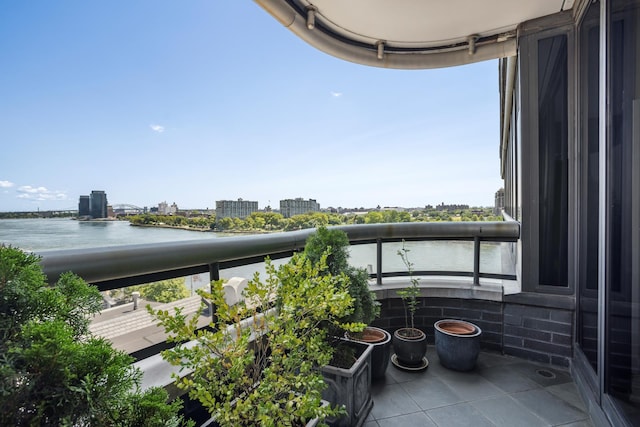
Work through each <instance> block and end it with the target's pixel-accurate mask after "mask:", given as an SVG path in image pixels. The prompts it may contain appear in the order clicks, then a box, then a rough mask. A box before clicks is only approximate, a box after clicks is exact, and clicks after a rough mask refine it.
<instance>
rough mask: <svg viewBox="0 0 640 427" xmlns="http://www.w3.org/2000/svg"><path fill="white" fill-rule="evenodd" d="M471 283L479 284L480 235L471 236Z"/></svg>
mask: <svg viewBox="0 0 640 427" xmlns="http://www.w3.org/2000/svg"><path fill="white" fill-rule="evenodd" d="M473 285H474V286H480V236H475V237H474V238H473Z"/></svg>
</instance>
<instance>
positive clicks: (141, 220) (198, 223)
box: [127, 208, 502, 233]
mask: <svg viewBox="0 0 640 427" xmlns="http://www.w3.org/2000/svg"><path fill="white" fill-rule="evenodd" d="M127 220H128V221H130V222H131V224H133V225H147V226H157V227H162V226H165V227H178V228H184V229H193V230H203V231H225V232H247V233H249V232H273V231H292V230H301V229H305V228H317V227H322V226H325V227H326V226H332V225H348V224H380V223H397V222H437V221H502V217H501V216H496V215H494V214H493V210H492V208H472V209H470V208H465V209H451V210H441V209H437V208H435V209H434V208H425V209H414V210H412V211H410V212H409V211H397V210H374V211H370V212H367V213H361V214H356V213H351V214H337V213H329V212H309V213H306V214H302V215H295V216H293V217H291V218H285V217H283V216H282V215H281V214H279V213H276V212H253V213H252V214H251V215H249V216H248V217H246V218H228V217H227V218H220V219H217V218H215V217H205V216H201V217H190V218H187V217H183V216H171V215H154V214H142V215H134V216H130V217H127Z"/></svg>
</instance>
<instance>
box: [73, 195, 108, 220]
mask: <svg viewBox="0 0 640 427" xmlns="http://www.w3.org/2000/svg"><path fill="white" fill-rule="evenodd" d="M110 215H111V216H113V212H112V211H111V213H110V211H109V207H108V204H107V194H106V193H105V192H104V191H102V190H93V191H92V192H91V194H90V195H89V196H80V200H79V202H78V216H79V217H91V218H108V217H109V216H110Z"/></svg>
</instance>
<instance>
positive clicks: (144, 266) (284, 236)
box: [39, 221, 520, 290]
mask: <svg viewBox="0 0 640 427" xmlns="http://www.w3.org/2000/svg"><path fill="white" fill-rule="evenodd" d="M335 228H338V229H341V230H343V231H345V232H346V233H347V235H348V236H349V240H350V242H351V244H362V243H371V242H390V241H400V240H403V239H405V240H437V239H446V240H473V241H476V242H478V241H516V240H517V239H518V238H519V236H520V225H519V224H518V223H517V222H515V221H509V222H411V223H393V224H362V225H348V226H338V227H335ZM314 231H315V229H307V230H300V231H292V232H281V233H273V234H259V235H248V236H237V237H225V238H220V239H211V240H189V241H180V242H166V243H152V244H142V245H123V246H113V247H101V248H91V249H68V250H55V251H43V252H40V253H39V255H40V256H42V260H41V264H42V267H43V270H44V272H45V274H46V275H47V277H48V280H49V282H50V283H53V282H55V281H56V280H57V278H58V277H59V276H60V274H62V273H63V272H66V271H73V272H74V273H76V274H78V275H79V276H81V277H82V278H84V280H86V281H87V282H89V283H101V282H108V281H118V280H121V279H126V278H132V277H140V276H150V275H153V274H157V273H162V272H169V271H178V270H180V271H181V272H182V273H194V272H204V271H208V270H210V267H211V266H212V265H214V264H217V263H225V262H235V265H243V264H250V263H253V262H255V260H256V259H257V258H261V257H262V258H263V257H266V256H272V257H278V256H282V255H284V254H291V253H293V252H296V251H299V250H301V249H303V248H304V244H305V241H306V239H307V237H308V236H309V235H310V234H312V233H313V232H314ZM175 276H176V277H177V275H175ZM134 282H135V281H134ZM134 282H132V283H134ZM139 283H144V282H139ZM114 287H115V286H114ZM105 289H107V287H104V288H102V287H101V290H105Z"/></svg>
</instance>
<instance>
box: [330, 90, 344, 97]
mask: <svg viewBox="0 0 640 427" xmlns="http://www.w3.org/2000/svg"><path fill="white" fill-rule="evenodd" d="M331 96H333V97H334V98H340V97H341V96H342V92H334V91H331Z"/></svg>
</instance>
